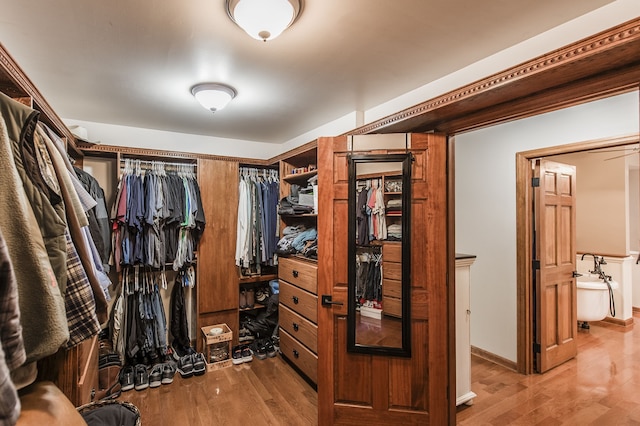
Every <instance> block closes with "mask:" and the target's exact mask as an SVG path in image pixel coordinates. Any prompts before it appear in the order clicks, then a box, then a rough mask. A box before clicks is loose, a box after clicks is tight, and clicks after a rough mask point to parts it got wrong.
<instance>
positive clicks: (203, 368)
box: [191, 352, 207, 376]
mask: <svg viewBox="0 0 640 426" xmlns="http://www.w3.org/2000/svg"><path fill="white" fill-rule="evenodd" d="M191 360H192V362H193V374H195V375H196V376H202V375H203V374H204V373H206V372H207V364H206V363H205V361H204V354H203V353H202V352H197V353H195V354H193V355H191Z"/></svg>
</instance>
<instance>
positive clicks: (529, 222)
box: [516, 135, 640, 374]
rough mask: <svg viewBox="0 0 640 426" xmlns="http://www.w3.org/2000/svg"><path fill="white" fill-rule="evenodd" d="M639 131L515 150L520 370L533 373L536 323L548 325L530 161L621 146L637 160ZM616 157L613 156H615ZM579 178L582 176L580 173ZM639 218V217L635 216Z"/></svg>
mask: <svg viewBox="0 0 640 426" xmlns="http://www.w3.org/2000/svg"><path fill="white" fill-rule="evenodd" d="M637 143H638V135H630V136H627V137H621V138H611V139H603V140H597V141H589V142H581V143H576V144H571V145H563V146H556V147H549V148H543V149H536V150H532V151H526V152H520V153H517V154H516V193H517V195H516V199H517V209H516V226H517V239H518V244H517V251H518V253H517V264H518V266H517V295H518V297H517V318H518V337H517V341H518V363H517V366H518V371H519V372H521V373H525V374H531V373H533V372H534V371H537V369H536V362H535V359H536V357H535V351H536V347H535V344H534V341H535V337H536V336H535V327H545V326H546V325H545V324H537V325H535V324H534V323H535V303H534V302H535V298H534V282H533V274H534V269H533V268H534V265H533V264H532V262H531V259H533V258H534V256H533V240H534V234H533V217H532V216H533V215H532V214H531V212H532V208H533V198H534V197H533V188H532V187H531V179H532V178H533V170H532V167H531V162H532V161H533V160H535V159H537V158H546V159H549V158H562V159H565V160H566V158H567V155H568V154H573V153H583V152H595V151H597V150H605V149H606V150H613V149H619V148H631V149H630V152H631V154H634V152H635V160H636V161H637V158H638V157H639V156H640V155H639V154H638V153H637V151H633V147H634V146H637ZM612 157H613V156H612ZM578 179H579V177H578ZM635 220H636V221H637V220H638V219H637V218H635Z"/></svg>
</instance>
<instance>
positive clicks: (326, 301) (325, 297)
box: [322, 294, 344, 307]
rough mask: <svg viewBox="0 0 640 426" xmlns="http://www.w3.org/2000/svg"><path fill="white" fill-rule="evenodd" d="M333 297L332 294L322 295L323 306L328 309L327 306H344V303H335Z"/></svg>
mask: <svg viewBox="0 0 640 426" xmlns="http://www.w3.org/2000/svg"><path fill="white" fill-rule="evenodd" d="M331 299H332V297H331V295H330V294H323V295H322V306H324V307H327V306H331V305H344V303H342V302H338V301H335V302H334V301H333V300H331Z"/></svg>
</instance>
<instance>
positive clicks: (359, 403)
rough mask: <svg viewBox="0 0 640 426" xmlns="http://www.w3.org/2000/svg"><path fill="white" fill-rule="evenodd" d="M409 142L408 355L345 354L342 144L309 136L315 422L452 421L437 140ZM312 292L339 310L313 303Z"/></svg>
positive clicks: (443, 182) (448, 291)
mask: <svg viewBox="0 0 640 426" xmlns="http://www.w3.org/2000/svg"><path fill="white" fill-rule="evenodd" d="M410 141H411V142H410V148H409V149H410V151H411V153H412V154H413V164H412V167H411V169H412V170H411V179H412V181H411V221H412V223H411V228H410V229H411V282H410V283H408V285H410V297H411V325H410V327H411V357H396V356H389V355H371V354H363V353H353V352H348V351H347V303H346V302H347V288H348V287H347V283H348V256H347V253H348V237H347V234H348V233H347V227H348V220H347V218H348V168H347V166H348V161H347V155H348V154H349V151H348V143H347V137H336V138H321V139H319V140H318V164H320V165H322V166H321V167H319V171H318V178H319V179H318V180H319V205H321V206H322V209H320V212H319V215H318V238H319V242H318V245H319V247H321V250H319V253H318V254H319V257H318V423H319V424H336V425H339V424H344V425H355V424H376V425H379V424H399V423H408V424H423V425H428V424H431V425H445V424H454V423H455V384H454V383H455V352H454V344H453V342H452V341H451V339H452V337H453V336H454V328H453V327H454V321H453V319H452V318H451V317H450V316H451V315H452V314H453V303H454V301H453V290H452V288H451V286H452V285H453V283H451V286H449V285H448V282H447V280H448V276H449V274H450V273H451V275H452V274H453V266H454V258H455V255H454V254H453V252H452V248H451V247H448V244H447V236H448V232H449V224H450V223H452V220H451V218H449V217H448V214H449V213H448V212H449V210H450V209H448V208H447V207H448V203H449V200H450V197H448V193H447V191H448V181H447V140H446V137H445V136H443V135H439V134H412V135H411V139H410ZM376 153H378V152H377V151H376ZM382 153H393V152H392V151H388V152H382ZM395 153H397V150H396V151H395ZM450 252H451V253H450ZM321 295H328V296H331V298H332V300H333V301H334V302H336V301H338V302H339V301H342V302H343V304H342V305H336V304H333V305H323V304H322V299H323V297H321ZM451 379H453V383H451V385H450V380H451Z"/></svg>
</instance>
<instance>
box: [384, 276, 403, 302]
mask: <svg viewBox="0 0 640 426" xmlns="http://www.w3.org/2000/svg"><path fill="white" fill-rule="evenodd" d="M382 295H383V296H387V297H397V298H400V297H402V281H398V280H388V279H386V278H385V279H383V280H382Z"/></svg>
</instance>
